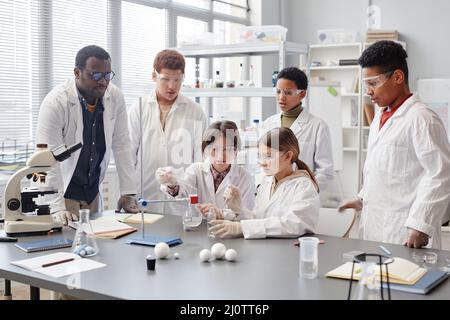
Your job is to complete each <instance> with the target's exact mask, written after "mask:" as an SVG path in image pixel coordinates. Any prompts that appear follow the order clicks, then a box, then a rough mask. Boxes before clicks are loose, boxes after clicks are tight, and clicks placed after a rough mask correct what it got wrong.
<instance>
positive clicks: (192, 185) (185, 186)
mask: <svg viewBox="0 0 450 320" xmlns="http://www.w3.org/2000/svg"><path fill="white" fill-rule="evenodd" d="M178 184H179V186H180V187H179V192H178V195H177V198H180V197H186V196H188V195H189V194H197V195H198V198H199V199H198V201H199V203H212V204H214V205H215V206H216V207H218V208H224V207H225V200H224V199H223V195H224V192H225V190H226V189H227V187H228V186H229V185H234V186H236V187H237V188H238V189H239V191H240V192H241V197H242V205H243V206H245V207H246V208H249V209H250V210H251V209H253V208H254V207H255V182H254V179H253V177H252V176H251V175H250V173H249V172H248V171H247V170H246V169H245V168H243V167H241V166H239V165H235V164H232V165H231V168H230V171H229V172H228V174H227V175H226V176H225V178H224V179H223V181H222V182H221V183H220V185H219V188H218V189H217V192H214V178H213V175H212V173H211V163H210V162H209V160H205V161H203V162H197V163H193V164H192V165H190V166H189V167H188V168H187V169H186V172H185V174H184V176H183V177H182V178H181V179H178ZM161 190H162V191H164V192H167V186H161ZM167 195H169V197H170V194H169V193H167Z"/></svg>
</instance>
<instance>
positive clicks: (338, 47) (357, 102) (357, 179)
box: [300, 41, 406, 198]
mask: <svg viewBox="0 0 450 320" xmlns="http://www.w3.org/2000/svg"><path fill="white" fill-rule="evenodd" d="M398 42H399V43H400V44H402V45H403V47H404V48H405V49H406V43H405V42H401V41H398ZM370 45H371V43H363V42H353V43H342V44H325V45H310V46H309V51H308V60H303V59H302V60H301V63H300V64H301V65H302V68H303V69H308V64H311V63H312V62H320V63H321V64H322V65H321V66H310V67H309V70H310V80H314V79H316V78H320V79H321V80H326V81H339V82H340V83H341V92H340V95H341V108H342V134H343V148H342V152H343V160H344V166H343V170H342V172H341V174H340V178H341V182H342V186H341V188H342V189H343V190H342V197H344V198H351V197H354V196H355V194H356V193H357V192H358V191H359V190H360V188H361V186H362V180H363V176H362V169H363V167H364V162H365V160H366V154H367V139H368V135H369V129H370V127H369V123H368V122H367V120H366V117H365V111H364V108H365V105H366V104H371V101H370V97H369V96H367V95H366V94H364V93H363V92H362V86H361V79H362V70H361V68H360V66H359V65H346V66H340V65H336V64H339V63H338V62H339V60H341V59H358V58H359V57H360V56H361V53H362V52H363V51H364V49H366V48H367V47H368V46H370Z"/></svg>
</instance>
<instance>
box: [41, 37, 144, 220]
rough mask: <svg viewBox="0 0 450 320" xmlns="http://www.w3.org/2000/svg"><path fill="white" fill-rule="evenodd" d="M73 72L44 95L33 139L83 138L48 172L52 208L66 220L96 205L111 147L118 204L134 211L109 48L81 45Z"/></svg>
mask: <svg viewBox="0 0 450 320" xmlns="http://www.w3.org/2000/svg"><path fill="white" fill-rule="evenodd" d="M74 75H75V79H71V80H68V81H66V82H65V83H63V84H61V85H59V86H58V87H56V88H54V89H53V90H52V91H51V92H50V93H49V94H48V95H47V96H46V97H45V99H44V101H43V102H42V105H41V108H40V111H39V119H38V126H37V132H36V135H37V137H36V141H37V143H41V144H47V145H48V147H49V148H54V147H58V146H60V145H62V144H66V145H72V144H75V143H79V142H81V143H82V144H83V147H82V149H81V150H80V151H77V152H75V153H74V154H73V155H72V156H71V157H70V158H69V159H67V160H65V161H63V162H61V163H60V164H58V165H57V166H56V167H55V168H54V169H52V170H51V171H50V172H49V173H48V177H47V183H48V185H49V186H51V187H54V188H56V189H57V190H59V191H60V194H59V195H58V197H57V199H56V200H55V202H54V203H52V206H51V208H52V212H53V213H56V214H55V216H56V217H57V218H59V219H60V220H61V221H62V222H63V223H65V224H67V221H68V220H77V219H78V210H80V209H90V210H91V212H97V211H98V210H99V209H101V206H100V204H99V187H100V185H101V183H102V181H103V178H104V176H105V172H106V170H107V168H108V164H109V158H110V154H111V151H113V153H114V159H115V163H116V168H117V173H118V175H119V183H120V192H121V197H120V199H119V202H118V206H119V209H121V208H124V209H125V210H126V211H129V212H137V204H136V200H135V194H136V186H135V183H134V181H133V175H132V172H133V163H132V158H131V152H130V139H129V134H128V127H127V122H128V120H127V113H126V108H125V100H124V97H123V95H122V93H121V92H120V90H119V89H118V88H117V87H116V86H114V85H113V84H112V83H110V81H111V80H112V78H113V77H114V72H113V71H112V70H111V58H110V56H109V54H108V53H107V52H106V51H105V50H104V49H102V48H100V47H98V46H95V45H92V46H87V47H84V48H82V49H81V50H80V51H79V52H78V54H77V56H76V59H75V69H74Z"/></svg>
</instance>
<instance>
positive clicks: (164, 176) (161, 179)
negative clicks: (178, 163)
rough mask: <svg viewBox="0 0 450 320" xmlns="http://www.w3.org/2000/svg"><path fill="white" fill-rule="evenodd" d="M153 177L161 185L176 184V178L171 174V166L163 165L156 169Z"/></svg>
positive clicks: (171, 185)
mask: <svg viewBox="0 0 450 320" xmlns="http://www.w3.org/2000/svg"><path fill="white" fill-rule="evenodd" d="M155 178H156V181H158V183H159V184H161V185H163V186H170V187H173V186H176V185H177V184H178V183H177V179H176V178H175V176H174V175H173V168H172V167H164V168H158V169H156V172H155Z"/></svg>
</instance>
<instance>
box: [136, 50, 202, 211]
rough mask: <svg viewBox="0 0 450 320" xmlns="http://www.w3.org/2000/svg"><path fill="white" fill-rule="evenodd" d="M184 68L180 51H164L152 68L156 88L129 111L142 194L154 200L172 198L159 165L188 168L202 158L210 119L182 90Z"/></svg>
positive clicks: (167, 206) (171, 207) (169, 206)
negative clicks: (162, 183)
mask: <svg viewBox="0 0 450 320" xmlns="http://www.w3.org/2000/svg"><path fill="white" fill-rule="evenodd" d="M184 68H185V59H184V57H183V55H181V54H180V53H179V52H177V51H175V50H163V51H161V52H159V53H158V54H157V56H156V58H155V60H154V63H153V69H154V70H153V73H152V78H153V81H155V83H156V88H155V90H153V92H152V93H150V94H149V95H146V96H144V97H143V98H142V108H141V106H140V105H139V103H136V104H135V105H134V106H133V107H132V108H131V110H130V113H129V117H130V133H131V140H132V142H131V147H132V156H133V162H134V164H135V166H136V181H137V182H138V184H139V188H138V193H141V192H142V196H143V197H144V198H146V199H149V200H164V199H166V200H167V199H168V197H167V196H166V195H165V194H164V193H163V192H162V191H161V190H160V184H159V183H158V181H156V179H155V172H156V169H158V168H162V167H169V166H170V167H173V168H176V169H177V168H178V169H183V168H186V167H187V166H189V165H190V164H192V163H194V162H201V161H202V150H201V146H202V135H203V131H204V130H205V129H206V126H207V120H206V115H205V113H204V112H203V110H202V109H201V107H200V106H199V105H198V104H196V103H195V102H193V101H192V100H190V99H188V98H186V97H185V96H183V95H182V94H180V89H181V86H182V83H183V80H184ZM141 128H142V137H141ZM141 138H142V147H141V145H140V141H141ZM141 153H142V154H141ZM141 158H142V163H143V165H142V169H141ZM141 174H142V181H143V186H142V188H141V186H140V181H141ZM185 208H186V206H185V205H183V204H180V203H158V204H151V205H150V206H149V207H148V210H149V211H151V212H157V213H169V214H176V215H182V213H183V210H185Z"/></svg>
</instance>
